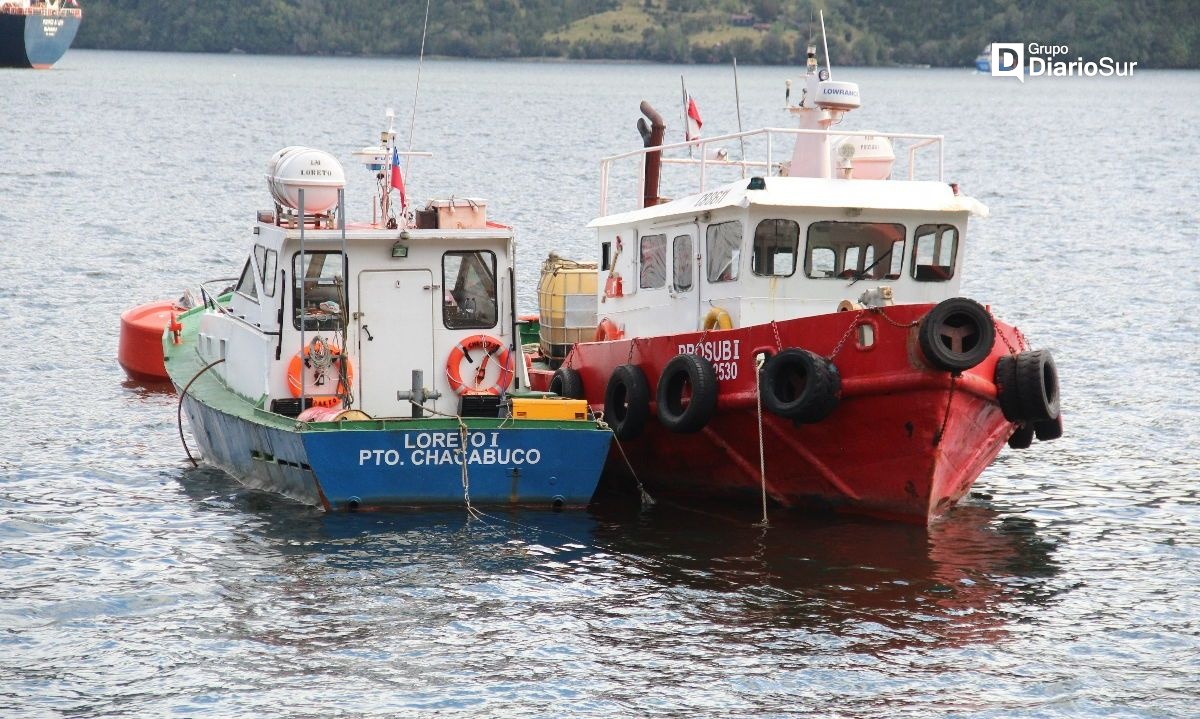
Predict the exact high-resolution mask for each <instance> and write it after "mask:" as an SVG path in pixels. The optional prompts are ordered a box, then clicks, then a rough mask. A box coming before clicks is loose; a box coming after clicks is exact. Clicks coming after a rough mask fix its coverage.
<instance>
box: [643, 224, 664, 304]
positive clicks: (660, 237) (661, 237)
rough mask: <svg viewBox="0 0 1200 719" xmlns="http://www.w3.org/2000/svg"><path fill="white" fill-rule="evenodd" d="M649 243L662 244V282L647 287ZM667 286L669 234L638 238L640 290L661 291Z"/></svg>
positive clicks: (659, 233)
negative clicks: (647, 246) (647, 250)
mask: <svg viewBox="0 0 1200 719" xmlns="http://www.w3.org/2000/svg"><path fill="white" fill-rule="evenodd" d="M648 242H653V243H659V242H661V243H662V282H661V283H660V284H657V285H647V284H645V280H646V270H647V268H648V265H647V264H646V261H645V257H646V245H647V243H648ZM666 286H667V233H665V232H658V233H655V234H653V235H642V236H641V237H638V289H641V290H661V289H665V288H666Z"/></svg>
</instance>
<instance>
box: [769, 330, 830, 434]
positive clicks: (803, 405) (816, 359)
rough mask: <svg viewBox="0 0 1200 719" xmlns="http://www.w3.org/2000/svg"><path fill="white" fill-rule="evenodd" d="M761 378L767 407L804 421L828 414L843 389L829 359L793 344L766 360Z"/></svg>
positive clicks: (787, 416) (780, 413) (820, 417)
mask: <svg viewBox="0 0 1200 719" xmlns="http://www.w3.org/2000/svg"><path fill="white" fill-rule="evenodd" d="M760 382H761V386H762V402H763V406H765V407H766V408H767V410H768V411H770V412H771V413H772V414H777V415H779V416H780V417H786V418H787V419H791V420H795V421H796V422H800V423H804V424H811V423H814V422H820V421H821V420H823V419H825V418H826V417H828V416H829V413H830V412H832V411H833V410H834V409H835V408H837V406H838V395H839V394H840V393H841V391H842V377H841V375H840V374H838V371H837V367H835V366H834V364H833V363H832V362H830V361H829V360H827V359H825V358H824V357H821V356H820V355H817V354H813V353H812V352H809V351H808V350H802V349H797V348H794V347H793V348H789V349H785V350H783V351H782V352H779V353H778V354H776V355H774V356H772V357H771V358H770V359H769V360H767V363H766V364H765V365H764V366H763V368H762V378H761V380H760ZM797 384H802V386H800V387H797Z"/></svg>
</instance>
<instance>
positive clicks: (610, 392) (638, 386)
mask: <svg viewBox="0 0 1200 719" xmlns="http://www.w3.org/2000/svg"><path fill="white" fill-rule="evenodd" d="M649 418H650V385H649V384H647V382H646V375H645V374H644V373H643V372H642V370H641V368H639V367H638V366H637V365H633V364H623V365H619V366H618V367H617V368H616V369H614V370H613V373H612V376H611V377H609V378H608V386H607V387H605V389H604V419H605V421H606V422H608V426H609V427H612V430H613V433H614V434H615V435H617V439H633V438H634V437H637V436H638V435H640V434H641V433H642V430H643V429H645V428H646V420H647V419H649Z"/></svg>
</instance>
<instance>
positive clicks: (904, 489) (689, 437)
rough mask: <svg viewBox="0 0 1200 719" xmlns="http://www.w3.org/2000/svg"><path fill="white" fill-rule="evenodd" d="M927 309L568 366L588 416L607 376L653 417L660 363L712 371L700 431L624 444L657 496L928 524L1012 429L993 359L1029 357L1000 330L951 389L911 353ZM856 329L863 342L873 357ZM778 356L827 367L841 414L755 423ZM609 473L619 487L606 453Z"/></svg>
mask: <svg viewBox="0 0 1200 719" xmlns="http://www.w3.org/2000/svg"><path fill="white" fill-rule="evenodd" d="M930 308H931V306H930V305H910V306H896V307H887V308H885V309H884V310H882V311H879V312H876V311H863V312H857V313H856V312H845V313H836V314H830V315H822V316H818V317H808V318H799V319H792V320H785V321H781V322H778V323H776V324H775V325H774V327H772V325H770V324H766V325H756V326H751V327H745V328H738V329H731V330H724V331H710V332H707V333H704V332H692V333H684V334H679V335H672V336H665V337H653V338H640V339H637V340H618V341H613V342H600V343H586V344H580V345H577V346H576V347H575V349H574V350H573V352H572V354H571V356H569V357H568V360H567V363H566V365H564V366H570V367H572V368H573V369H575V370H577V371H578V372H579V373H580V378H581V380H582V384H583V387H584V392H585V394H586V398H587V399H588V401H589V403H591V404H593V405H594V406H597V407H602V406H603V404H604V395H605V387H606V385H607V383H608V380H609V377H610V376H611V375H612V372H613V370H614V369H615V368H616V367H617V366H618V365H621V364H634V365H637V366H638V367H639V369H641V370H642V372H643V374H644V375H645V377H646V380H647V383H648V385H649V388H650V394H651V402H650V410H651V415H652V416H654V415H656V414H657V411H658V408H657V404H656V402H655V401H654V399H653V396H654V394H655V387H656V385H657V383H658V378H659V376H660V373H661V372H662V370H663V367H664V366H665V365H666V363H667V362H669V361H670V360H671V359H672V358H673V357H675V356H676V355H678V354H683V353H684V352H685V351H690V352H694V353H696V354H700V355H702V356H705V357H706V358H709V359H710V360H712V361H713V364H714V366H715V368H716V370H717V376H718V380H719V381H718V387H719V395H718V400H717V408H716V411H715V413H714V414H713V416H712V418H711V419H710V420H709V421H708V422H707V424H706V425H705V426H704V427H703V428H702V429H701V430H700V431H698V432H695V433H673V432H671V431H669V430H668V429H667V428H666V427H665V426H664V425H663V424H661V423H660V422H657V421H655V420H654V419H651V420H650V421H649V422H648V423H647V425H646V427H645V429H644V431H643V432H642V433H641V434H640V435H638V436H636V437H633V438H630V439H625V440H622V441H621V443H622V446H623V448H624V450H625V453H626V454H627V455H628V457H629V462H630V464H631V465H632V466H633V469H634V471H636V472H637V473H638V475H639V477H640V478H641V480H642V481H643V483H644V484H645V485H646V487H647V489H648V490H650V491H651V493H652V494H655V495H656V496H662V497H669V498H676V499H679V500H683V501H693V500H713V499H717V500H739V499H740V500H743V501H758V498H759V496H760V495H761V493H762V491H763V488H764V486H765V490H766V493H767V494H768V496H769V497H770V498H771V499H773V500H774V501H775V502H777V503H778V504H782V505H785V506H789V507H791V506H797V507H800V506H802V507H814V508H821V509H829V510H834V511H844V512H851V513H856V514H866V515H872V516H878V517H884V518H888V519H900V520H905V521H911V522H927V521H929V520H931V519H933V518H934V517H936V516H938V515H939V514H941V513H942V512H944V511H946V510H947V509H949V508H950V507H952V506H953V505H954V504H955V502H957V501H958V500H959V499H960V498H961V497H962V496H963V495H964V494H966V492H967V491H968V490H969V489H970V487H971V485H972V483H973V482H974V481H975V479H976V478H978V476H979V475H980V474H981V473H982V472H983V470H984V469H985V468H986V467H987V466H988V464H989V463H990V462H991V461H992V460H993V459H994V458H995V457H996V455H997V454H998V453H999V452H1000V450H1001V448H1002V447H1003V446H1004V444H1005V441H1006V440H1007V439H1008V437H1009V436H1010V435H1011V434H1012V432H1013V430H1014V429H1015V428H1016V425H1014V424H1013V423H1011V422H1009V421H1008V420H1006V419H1005V418H1004V415H1003V413H1002V412H1001V410H1000V407H999V405H998V404H997V401H996V386H995V384H994V382H993V377H994V374H995V367H996V362H997V360H998V359H999V357H1000V356H1002V355H1003V354H1005V353H1007V352H1010V351H1012V352H1017V351H1020V350H1022V349H1024V348H1025V344H1024V339H1023V338H1022V337H1021V335H1020V333H1019V332H1018V331H1017V330H1016V329H1015V328H1012V327H1009V326H1007V325H1004V324H1003V323H996V327H997V332H998V336H997V339H996V342H995V346H994V347H993V349H992V352H991V354H990V355H989V356H988V357H987V358H985V359H984V361H983V362H981V363H980V364H979V365H977V366H976V367H973V368H972V369H970V370H967V371H966V372H963V373H962V374H961V375H959V376H954V375H952V374H951V373H950V372H946V371H941V370H935V369H931V368H930V367H928V366H927V365H926V364H925V362H924V360H923V358H922V356H921V350H920V347H919V342H918V339H917V328H918V326H919V322H920V320H921V318H922V317H923V316H924V315H925V314H926V313H927V312H928V310H929V309H930ZM862 326H867V327H869V328H870V330H869V333H870V335H871V336H872V337H871V339H872V340H873V341H871V342H870V344H866V343H865V342H864V341H863V340H864V339H865V337H864V333H863V331H862V330H859V329H858V328H859V327H862ZM776 331H777V332H778V339H776ZM787 347H800V348H804V349H808V350H810V351H812V352H814V353H816V354H819V355H822V356H825V357H830V356H832V357H833V361H834V364H835V366H836V367H837V369H838V372H839V374H840V378H841V392H840V398H839V402H838V405H837V407H836V409H834V410H833V412H832V413H831V414H829V415H828V416H827V417H825V418H824V419H822V420H820V421H818V422H814V423H807V424H806V423H798V422H795V421H793V420H790V419H785V418H783V417H780V416H777V415H774V414H772V413H770V412H768V411H766V410H761V411H760V409H759V404H758V401H757V399H758V388H757V384H756V379H757V375H758V373H757V372H756V371H755V365H754V356H755V354H756V353H757V352H759V351H762V350H766V351H768V352H771V353H775V352H778V351H779V349H780V348H787ZM1010 348H1011V349H1010ZM535 374H537V375H538V381H537V382H535V384H534V386H535V387H538V386H539V385H540V384H541V383H546V382H548V379H547V378H548V377H549V376H550V374H549V372H548V371H543V372H539V373H535ZM760 418H761V427H762V429H761V435H760V430H759V426H760ZM760 442H761V444H760ZM760 446H761V453H762V454H761V463H760ZM760 467H762V468H763V469H765V482H764V479H763V472H762V471H761V470H760ZM606 473H607V474H608V475H609V476H614V477H620V478H621V479H622V481H628V473H629V470H628V469H627V468H626V466H625V461H624V459H623V458H622V457H620V455H619V454H617V453H616V452H614V453H612V454H611V455H610V457H609V462H608V465H607V470H606Z"/></svg>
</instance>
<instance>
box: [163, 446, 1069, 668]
mask: <svg viewBox="0 0 1200 719" xmlns="http://www.w3.org/2000/svg"><path fill="white" fill-rule="evenodd" d="M181 480H182V481H181V485H182V487H183V488H184V491H185V492H186V493H187V494H188V495H190V496H191V497H192V498H193V499H194V500H195V501H196V503H197V505H198V506H199V507H200V508H202V509H203V510H206V511H214V512H218V513H220V514H222V515H225V516H224V517H221V518H220V522H221V524H223V525H225V526H226V527H229V526H233V527H235V528H234V529H233V532H232V533H233V536H232V537H228V538H227V540H223V541H219V542H217V543H216V544H214V545H210V548H211V549H213V550H215V555H216V556H214V557H213V558H212V561H213V563H215V564H216V565H217V566H220V565H222V564H225V563H226V562H228V563H229V565H230V566H231V567H238V568H239V569H238V571H236V572H231V573H230V575H229V576H228V577H227V578H226V579H225V580H223V581H224V582H225V583H226V587H225V588H226V591H225V592H223V594H224V597H225V599H226V600H227V601H229V602H232V603H234V604H243V603H244V604H247V605H259V604H261V603H262V602H263V601H264V598H263V597H262V596H261V593H262V588H263V587H264V584H263V583H262V581H261V580H260V579H258V578H255V577H254V573H250V574H247V573H246V572H245V571H244V570H245V568H246V567H245V566H244V564H242V563H243V562H244V561H245V558H244V557H243V556H241V555H242V554H243V553H244V552H245V551H246V547H247V544H250V545H252V546H253V547H255V551H254V553H253V564H254V566H255V567H256V569H257V572H259V573H262V574H265V575H268V576H271V577H275V578H276V579H275V580H273V581H271V582H269V584H271V585H273V586H274V587H275V588H276V590H278V591H280V592H281V593H282V595H285V596H277V597H276V598H275V601H279V600H283V601H284V602H285V603H288V602H290V600H288V599H286V597H292V598H293V599H295V598H297V597H301V596H303V597H307V599H305V600H304V601H303V602H302V604H304V605H306V606H310V607H311V606H312V602H313V601H316V602H317V603H318V604H320V602H321V600H319V599H318V598H319V597H322V596H326V597H328V599H329V600H330V602H331V604H330V606H329V607H328V608H327V610H326V611H329V612H334V611H341V610H343V609H344V607H343V608H342V609H338V608H337V605H338V604H339V603H341V602H343V601H344V600H345V599H346V592H347V591H350V590H351V589H352V588H351V586H350V585H354V587H353V593H354V594H355V595H356V596H362V597H363V598H365V595H364V592H365V593H366V594H367V595H371V599H370V603H371V604H374V605H377V606H381V608H382V609H381V610H382V611H383V612H384V613H391V612H396V613H397V614H398V615H399V614H403V615H404V616H405V618H406V619H405V621H406V622H411V621H417V618H418V616H419V615H420V614H422V612H420V611H417V612H416V613H415V614H414V613H413V612H414V606H413V602H414V601H415V602H417V604H421V603H424V602H433V601H434V600H435V599H436V602H437V603H440V604H439V605H438V606H441V607H443V609H444V610H445V611H447V612H448V611H449V610H450V609H451V608H452V607H458V609H459V610H460V611H466V612H467V615H468V616H469V615H471V614H472V613H473V612H474V611H475V610H479V609H481V606H482V605H481V604H480V603H481V602H482V603H483V604H489V603H491V602H493V601H499V602H501V603H502V604H504V606H507V607H508V609H507V610H506V611H511V612H517V613H518V614H519V613H520V612H535V613H536V612H538V611H541V610H540V609H539V602H541V601H550V602H551V603H552V604H553V606H554V607H555V611H560V610H562V609H564V608H565V607H566V606H569V607H570V613H571V614H572V616H573V617H574V618H575V619H576V620H582V621H584V622H586V623H587V624H588V625H594V626H596V627H598V628H599V627H604V626H607V624H608V622H609V621H610V620H611V618H612V613H613V612H618V613H620V612H626V611H635V612H636V613H637V614H639V615H640V614H642V613H643V612H644V613H645V614H646V616H647V617H654V616H657V615H659V614H662V613H667V614H668V615H670V616H681V615H682V616H683V617H684V618H685V619H684V621H688V622H695V624H696V627H693V628H694V629H695V628H697V627H703V626H705V625H706V624H707V625H710V627H712V628H717V627H723V628H734V629H753V630H755V631H758V630H770V631H772V632H774V631H782V632H784V633H785V634H794V633H797V632H798V633H802V634H804V635H806V636H810V637H821V639H818V640H815V641H816V646H815V647H813V649H814V651H819V650H820V648H821V647H822V646H825V643H826V642H829V641H832V642H834V643H836V644H837V646H838V647H839V648H840V649H842V650H850V651H862V652H867V653H877V652H881V651H888V650H893V649H897V648H905V647H910V646H917V645H926V644H930V643H938V644H949V645H965V644H971V643H978V642H993V641H996V640H998V639H1000V638H1001V637H1002V636H1003V634H1004V632H1005V631H1006V627H1007V626H1009V625H1011V623H1013V622H1014V621H1016V618H1017V617H1018V616H1019V615H1021V614H1022V613H1023V611H1022V607H1030V606H1039V605H1044V604H1046V603H1048V602H1051V601H1054V597H1055V596H1056V595H1057V594H1059V593H1060V592H1061V591H1062V587H1061V586H1060V585H1061V583H1060V582H1057V581H1055V579H1054V578H1055V577H1056V576H1057V575H1058V574H1059V571H1060V570H1059V567H1058V564H1057V562H1056V560H1055V559H1054V552H1055V543H1054V542H1053V541H1050V540H1047V539H1045V538H1043V537H1041V536H1039V532H1038V529H1037V527H1036V525H1035V524H1034V523H1033V522H1031V521H1029V520H1025V519H1022V518H1017V517H1012V516H1006V515H1005V514H1003V513H1001V512H999V511H997V510H996V509H994V508H992V507H990V506H987V504H986V502H985V501H984V500H980V499H973V500H971V501H969V502H967V503H965V504H963V505H962V506H959V507H958V508H956V509H955V510H954V511H953V512H951V513H949V514H948V516H946V517H945V518H944V519H942V520H941V521H939V522H936V523H935V524H933V525H932V526H930V527H928V528H925V527H919V526H912V525H907V524H898V523H885V522H874V521H864V520H862V519H852V518H838V517H831V518H814V517H812V516H809V515H798V514H794V513H782V512H781V513H779V515H778V516H775V517H772V518H771V526H770V527H769V528H768V529H766V530H764V529H762V528H761V527H756V526H754V523H755V521H756V520H757V517H756V516H753V515H751V514H746V513H739V512H697V511H694V510H684V509H678V508H672V507H668V506H664V505H661V504H660V505H655V506H653V507H650V508H648V509H645V510H642V511H640V512H639V511H631V510H619V511H614V510H604V511H597V510H593V511H591V512H563V513H551V512H545V511H521V510H513V511H507V512H498V511H496V510H494V509H493V510H489V513H488V514H487V515H484V516H483V518H482V519H471V518H470V517H469V516H468V514H467V512H466V511H465V510H464V509H462V508H460V507H449V508H445V509H433V510H431V509H429V508H425V509H420V510H414V511H389V512H379V513H332V514H331V513H322V512H320V511H318V510H315V509H313V508H311V507H306V506H303V505H300V504H296V503H293V502H291V501H289V500H287V499H284V498H281V497H279V496H277V495H273V494H265V493H261V492H256V491H254V490H249V489H245V488H243V487H240V486H238V485H236V483H234V482H233V480H231V479H230V478H228V477H227V476H226V475H224V474H223V473H221V472H220V471H218V470H214V469H210V468H203V467H201V468H199V469H188V470H185V471H184V472H183V476H182V477H181ZM230 519H236V520H237V521H236V523H235V524H232V525H231V523H230V521H229V520H230ZM376 593H378V594H377V595H376ZM548 594H549V595H554V596H553V597H548V596H547V595H548ZM239 597H240V599H239ZM510 602H511V604H506V603H510ZM389 604H392V605H393V606H392V609H387V608H386V607H387V606H388V605H389ZM548 606H549V605H548ZM470 607H475V609H471V608H470ZM235 611H236V610H235ZM441 611H442V610H439V611H438V614H440V613H441ZM460 616H462V615H461V614H460ZM425 621H433V622H434V623H435V624H436V623H437V622H439V621H443V620H442V619H438V618H437V616H435V615H427V616H426V619H425ZM286 624H287V622H283V623H282V624H281V625H280V629H282V628H283V626H284V625H286ZM347 631H349V629H347ZM358 631H369V630H367V629H364V628H360V629H359V630H354V631H350V634H348V635H347V636H346V637H345V638H347V639H350V638H352V635H355V632H358ZM283 634H284V635H288V634H290V632H286V631H284V632H283ZM303 636H304V633H303V632H301V633H300V635H298V637H297V638H298V639H299V638H302V637H303ZM360 638H361V637H360ZM327 639H332V637H327ZM276 640H278V641H289V640H287V639H286V637H285V636H277V637H276ZM826 648H827V647H826ZM797 651H801V652H803V651H804V649H803V647H798V649H797Z"/></svg>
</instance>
